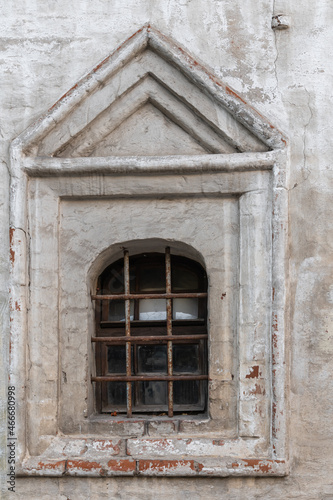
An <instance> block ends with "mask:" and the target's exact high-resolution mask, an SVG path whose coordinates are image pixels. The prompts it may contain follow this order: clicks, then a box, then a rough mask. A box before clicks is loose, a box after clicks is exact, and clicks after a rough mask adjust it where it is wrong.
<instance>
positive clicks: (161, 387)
mask: <svg viewBox="0 0 333 500" xmlns="http://www.w3.org/2000/svg"><path fill="white" fill-rule="evenodd" d="M139 388H140V395H141V397H142V404H143V405H153V406H155V405H166V404H167V402H168V387H167V382H152V381H150V382H149V381H147V382H140V384H139Z"/></svg>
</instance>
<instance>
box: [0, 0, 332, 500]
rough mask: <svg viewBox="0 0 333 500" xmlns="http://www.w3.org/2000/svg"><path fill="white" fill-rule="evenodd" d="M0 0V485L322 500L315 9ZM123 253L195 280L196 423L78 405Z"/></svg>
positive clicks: (322, 42)
mask: <svg viewBox="0 0 333 500" xmlns="http://www.w3.org/2000/svg"><path fill="white" fill-rule="evenodd" d="M3 11H4V16H3V21H2V22H3V29H2V33H3V35H2V36H3V38H2V44H3V53H4V58H3V61H2V66H3V68H4V74H5V76H6V78H5V82H4V85H3V89H4V91H3V93H2V97H1V101H2V109H3V117H5V119H4V118H3V119H2V123H1V133H2V137H3V142H2V146H1V148H2V149H1V158H2V167H1V168H2V171H1V178H2V180H3V182H2V185H1V189H2V205H1V220H2V224H1V226H2V228H3V236H2V239H1V255H2V260H1V276H2V279H1V284H2V285H1V287H2V288H1V294H2V295H1V297H2V305H1V312H2V315H1V319H2V328H3V335H2V337H1V338H2V340H1V342H2V343H1V349H2V351H1V352H2V359H3V363H2V370H3V377H2V379H3V380H4V381H5V384H3V387H2V388H1V390H2V393H1V396H2V398H3V399H2V401H3V403H2V406H1V411H2V417H1V425H2V427H1V432H2V433H1V450H2V455H1V460H2V469H3V471H4V474H3V476H2V477H3V483H2V488H3V491H4V494H5V495H8V498H10V497H11V496H13V497H15V495H16V497H17V498H31V499H35V498H45V499H46V498H52V499H53V498H72V499H76V498H91V499H93V498H138V499H141V498H142V499H143V498H144V499H148V498H154V499H155V498H169V497H170V495H172V496H174V497H175V498H187V497H194V498H204V497H206V498H212V499H213V498H220V497H221V496H223V495H224V496H226V497H227V498H235V499H238V498H239V499H241V498H323V499H326V498H327V499H329V498H333V480H332V473H331V472H330V469H331V467H332V462H333V452H332V450H331V448H332V440H331V438H332V430H331V422H332V417H333V414H332V405H331V401H330V399H331V398H330V395H331V393H332V390H331V387H332V383H331V377H332V374H333V366H332V361H331V351H332V342H331V335H332V313H331V304H332V285H331V281H330V273H331V268H332V258H331V256H330V254H331V252H330V249H331V246H332V238H331V234H332V225H331V217H330V213H331V207H330V195H331V193H332V182H331V178H332V175H331V169H330V164H329V158H330V156H331V155H330V153H331V151H330V149H331V147H332V146H331V144H330V141H328V140H326V137H327V132H326V130H327V131H328V130H329V123H330V117H331V113H330V110H329V103H330V100H329V97H330V95H331V88H330V87H331V79H332V71H331V70H330V68H329V61H328V58H327V56H326V52H327V50H326V47H329V45H330V37H331V36H332V35H331V34H330V31H329V27H330V20H331V18H332V15H333V13H332V8H331V7H330V6H329V4H328V2H327V1H322V2H318V3H317V4H316V5H312V4H310V2H309V3H308V5H304V6H302V12H298V11H297V9H296V5H294V6H293V5H289V4H285V3H284V2H278V1H276V2H274V4H273V3H272V2H266V1H262V2H259V3H258V2H250V3H247V4H243V3H242V2H238V3H237V2H236V3H235V2H225V3H222V2H219V1H210V2H208V3H207V2H205V3H203V2H196V1H191V0H189V1H184V2H168V3H163V2H157V3H156V2H141V3H140V2H139V3H134V2H129V3H127V4H126V5H125V6H124V5H123V4H120V3H118V2H115V3H113V4H112V5H109V4H106V3H104V2H100V3H95V4H94V5H93V6H92V5H86V4H85V3H84V2H74V3H72V4H71V5H70V7H68V6H66V5H65V3H62V2H60V3H59V2H58V3H57V4H56V5H55V4H53V3H52V2H46V3H43V5H42V6H41V5H38V4H37V3H29V4H26V3H25V2H19V3H18V4H16V5H15V7H14V6H10V5H9V6H7V5H6V6H3ZM310 25H311V27H309V26H310ZM305 26H307V28H305ZM82 75H85V76H82ZM68 89H70V90H68ZM61 95H62V97H61ZM47 109H48V111H46V110H47ZM124 247H125V248H126V249H127V251H128V252H129V254H130V255H135V254H139V253H143V252H163V251H164V249H165V247H167V248H170V250H171V253H172V254H173V255H179V256H184V257H187V258H191V259H193V260H194V261H196V262H198V263H200V265H202V266H203V268H204V269H205V271H206V273H207V277H208V296H207V301H208V350H207V356H208V378H209V384H208V401H207V406H206V409H205V412H204V413H198V414H197V415H191V416H189V415H184V414H181V412H179V414H178V415H174V416H172V417H170V416H169V417H168V416H166V415H160V416H158V417H157V416H152V415H149V414H147V415H145V416H144V415H137V416H135V415H133V416H131V417H126V416H124V415H122V416H121V415H116V414H112V415H110V414H107V413H105V414H98V413H96V401H95V390H96V389H95V387H96V386H95V384H96V382H95V381H93V382H92V380H94V379H96V380H98V373H97V372H96V366H95V354H94V352H95V349H96V347H95V344H94V342H95V341H93V342H91V339H94V338H95V326H94V314H95V313H94V309H95V303H94V300H92V297H94V294H96V293H97V288H96V287H97V285H96V283H97V278H98V276H99V275H100V273H101V272H102V271H103V269H105V268H106V266H108V265H110V264H111V263H112V262H114V261H116V260H117V259H119V257H120V256H121V254H122V252H123V248H124ZM8 292H9V299H8ZM126 297H129V295H127V296H126ZM126 297H125V299H126ZM126 300H127V301H128V307H129V302H130V301H129V299H128V298H127V299H126ZM166 300H167V301H168V300H169V301H171V299H166ZM170 304H171V302H170ZM126 307H127V306H126ZM170 308H171V305H170ZM170 310H171V309H170ZM128 311H129V309H128ZM129 314H130V313H129ZM170 318H171V316H170ZM126 321H127V320H126ZM170 322H171V319H170ZM126 324H127V323H126ZM126 328H127V327H126ZM170 331H171V330H170ZM171 339H172V336H171V337H170V340H169V343H170V345H171V344H172V340H171ZM169 343H168V345H169ZM129 345H131V344H129ZM97 370H98V369H97ZM168 373H169V374H170V373H172V372H168ZM129 375H130V373H129ZM170 380H171V379H170ZM168 383H169V382H168ZM8 386H9V387H10V388H12V387H15V390H13V391H10V395H12V393H15V398H16V406H15V410H16V411H15V416H16V421H15V437H17V440H15V446H14V445H12V444H11V443H12V442H13V441H10V434H8V425H7V424H8V415H11V414H12V411H8V414H7V415H6V409H7V407H8V401H11V397H9V396H8V395H9V392H8ZM169 398H170V395H169ZM127 404H128V403H127ZM11 408H12V407H11ZM318 409H319V411H318ZM169 411H170V399H169ZM113 413H115V412H113ZM185 413H186V412H185ZM171 414H172V412H171ZM12 437H13V436H12ZM8 445H9V446H8ZM11 446H12V448H13V449H15V460H16V461H15V473H16V480H15V483H16V484H15V493H13V492H12V491H9V490H8V487H9V486H10V484H9V483H8V482H7V481H8V477H7V476H6V475H7V474H8V473H9V472H10V464H9V463H8V458H9V457H10V456H11V455H10V453H11V449H12V448H11ZM6 450H7V452H6Z"/></svg>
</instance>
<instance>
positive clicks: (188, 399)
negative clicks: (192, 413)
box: [173, 380, 199, 405]
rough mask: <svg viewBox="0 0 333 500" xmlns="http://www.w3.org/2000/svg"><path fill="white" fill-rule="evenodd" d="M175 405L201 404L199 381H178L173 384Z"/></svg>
mask: <svg viewBox="0 0 333 500" xmlns="http://www.w3.org/2000/svg"><path fill="white" fill-rule="evenodd" d="M173 400H174V404H175V405H195V404H198V403H199V380H184V381H180V380H177V381H176V382H174V383H173Z"/></svg>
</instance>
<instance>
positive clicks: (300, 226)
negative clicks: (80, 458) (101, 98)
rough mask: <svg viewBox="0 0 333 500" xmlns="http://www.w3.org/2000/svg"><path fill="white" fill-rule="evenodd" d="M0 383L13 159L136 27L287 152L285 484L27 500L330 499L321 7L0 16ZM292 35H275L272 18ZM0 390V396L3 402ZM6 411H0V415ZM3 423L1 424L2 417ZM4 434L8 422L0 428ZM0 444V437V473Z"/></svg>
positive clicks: (187, 4) (112, 9)
mask: <svg viewBox="0 0 333 500" xmlns="http://www.w3.org/2000/svg"><path fill="white" fill-rule="evenodd" d="M1 3H2V5H1V10H2V18H1V40H0V41H1V56H0V64H1V72H2V74H3V79H2V85H1V86H2V91H1V93H0V101H1V118H0V120H1V122H0V135H1V145H0V155H1V159H0V162H1V163H0V168H1V174H0V175H1V183H0V190H1V194H0V217H1V228H2V230H3V232H2V234H1V240H0V245H1V246H0V248H1V260H0V273H1V279H0V296H1V304H0V319H1V322H2V323H1V326H2V328H3V335H1V337H0V338H1V340H0V345H1V356H2V359H3V360H4V364H3V367H2V368H1V369H2V370H3V372H2V373H0V380H4V381H6V380H7V369H6V360H7V358H8V356H7V348H8V345H7V344H8V342H7V340H6V332H7V330H8V319H7V318H8V301H7V293H8V290H7V285H6V283H7V282H8V267H9V266H8V254H9V251H8V190H9V188H8V186H9V177H8V169H7V165H8V146H9V144H10V142H11V141H12V140H13V139H14V138H15V137H16V136H17V135H18V134H19V133H20V132H22V131H23V130H24V129H25V128H26V127H27V126H28V125H30V124H31V123H32V122H33V121H34V120H35V119H36V118H38V117H39V116H40V115H41V114H42V113H44V112H45V110H46V109H48V108H49V107H50V106H51V105H52V104H53V103H54V102H55V101H56V100H57V99H58V98H59V97H60V96H61V95H62V94H63V93H64V92H66V91H67V90H68V88H70V87H71V86H72V85H73V84H74V83H75V82H76V81H77V80H78V79H79V78H80V77H81V76H82V75H83V74H84V73H86V72H87V71H88V70H90V69H91V68H92V67H93V66H94V65H95V64H96V62H97V61H99V60H101V59H102V58H103V57H105V56H106V55H107V54H109V53H110V52H111V51H112V50H113V49H114V48H115V47H116V46H118V45H119V44H120V43H121V42H122V41H123V40H124V39H126V38H127V37H128V36H130V35H131V34H132V33H133V32H134V31H136V30H137V29H138V28H139V27H141V26H142V25H143V24H144V23H146V22H150V23H151V24H153V25H154V26H155V27H156V28H157V29H160V30H161V31H162V32H164V33H166V34H167V35H169V36H171V37H173V38H174V39H175V40H177V41H178V42H179V44H181V45H182V46H183V47H184V48H185V49H186V50H188V51H189V52H190V53H191V54H192V55H193V56H194V57H195V58H197V59H198V60H199V61H202V62H204V64H205V65H207V66H208V67H210V68H211V69H212V70H213V72H215V73H216V74H217V75H218V76H219V77H220V78H221V79H222V80H223V81H224V82H225V83H226V84H228V85H230V86H231V87H232V88H234V89H235V90H236V91H237V92H239V93H240V94H241V95H242V96H243V97H244V98H245V99H246V101H247V102H249V103H251V104H252V105H253V106H254V107H256V108H257V109H258V110H259V111H260V112H262V113H263V114H264V115H265V116H267V117H268V118H269V119H270V120H271V122H272V123H274V124H275V125H276V126H277V127H278V128H280V129H281V130H282V131H283V132H285V134H286V135H287V137H288V138H289V144H290V173H289V175H290V178H289V188H290V191H289V193H290V197H289V203H290V205H289V211H290V212H289V222H290V289H289V304H290V312H291V315H290V328H289V335H288V338H289V349H290V357H289V361H290V388H289V391H290V392H289V402H290V403H289V404H290V411H289V454H290V464H291V472H290V475H289V476H288V477H286V478H262V479H260V478H257V479H255V478H238V479H237V478H229V479H224V478H220V479H217V478H215V479H208V478H201V479H191V478H188V479H182V478H177V479H173V478H168V479H167V478H128V479H126V478H114V479H89V478H86V479H81V478H60V479H49V478H44V479H41V478H31V479H28V478H24V479H18V480H17V489H16V490H17V493H16V494H12V493H9V495H8V497H9V498H11V497H13V498H22V499H23V498H25V499H31V500H33V499H37V498H38V499H55V498H59V499H66V498H71V499H73V500H74V499H81V498H87V499H95V498H112V499H113V498H114V499H129V498H131V499H132V498H133V499H142V500H143V499H145V500H149V499H155V498H161V499H164V498H170V497H173V498H177V499H178V498H182V499H183V498H184V499H187V498H191V499H193V500H194V499H195V500H196V499H202V498H207V499H208V498H210V499H217V498H221V497H225V498H230V499H242V498H247V499H252V498H253V499H254V498H263V499H279V498H308V499H326V500H328V499H331V498H333V474H332V468H333V446H332V442H333V428H332V420H333V406H332V401H333V383H332V374H333V357H332V350H333V347H332V346H333V342H332V337H333V328H332V302H333V288H332V286H333V285H332V283H333V280H332V257H331V255H332V246H333V243H332V242H333V238H332V222H331V221H332V208H331V207H332V202H331V197H332V187H333V186H332V169H331V158H332V141H331V134H330V128H331V124H330V119H331V116H332V111H331V109H330V106H331V97H332V90H331V89H332V70H331V68H330V67H329V60H328V56H327V54H328V52H329V50H330V47H331V46H332V42H333V40H332V38H333V33H332V29H331V26H332V22H333V5H332V4H331V3H330V2H329V0H318V1H317V2H311V1H310V0H308V1H305V2H303V3H302V5H301V6H300V5H299V4H297V3H296V2H294V3H290V2H289V3H285V2H282V1H279V0H276V1H275V5H273V1H268V0H259V1H254V0H251V1H248V2H243V1H241V0H232V1H230V0H226V1H223V2H222V1H220V0H208V1H206V2H202V1H200V0H187V1H186V0H181V1H180V0H170V1H167V2H165V1H153V0H151V1H150V2H148V1H142V0H141V1H134V0H129V1H127V2H125V3H124V2H120V1H115V2H104V1H102V0H100V1H96V2H87V1H85V0H74V1H72V2H70V3H68V2H67V1H64V0H59V1H57V2H52V1H43V2H37V1H29V2H27V1H23V0H17V1H16V2H15V3H13V2H4V1H3V2H1ZM280 12H283V13H285V14H287V15H288V16H289V20H290V28H289V29H288V30H285V31H280V32H275V33H274V32H273V31H272V29H271V27H270V23H271V17H272V15H274V14H278V13H280ZM5 389H6V388H5V387H3V386H2V388H1V391H2V392H1V395H2V396H4V395H5ZM4 409H5V405H4V403H2V405H1V406H0V411H1V413H2V414H3V412H4ZM1 417H2V415H1ZM1 421H2V422H4V420H3V419H2V420H1ZM5 438H6V434H5V433H1V441H0V443H1V444H0V449H1V453H2V455H1V460H2V465H3V467H2V468H3V469H5V468H6V464H5V457H4V454H3V453H4V450H5Z"/></svg>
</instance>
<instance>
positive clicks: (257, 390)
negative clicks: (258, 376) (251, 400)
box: [250, 384, 266, 396]
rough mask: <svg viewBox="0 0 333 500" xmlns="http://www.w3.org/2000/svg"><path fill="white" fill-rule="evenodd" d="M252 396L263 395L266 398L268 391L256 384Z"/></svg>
mask: <svg viewBox="0 0 333 500" xmlns="http://www.w3.org/2000/svg"><path fill="white" fill-rule="evenodd" d="M250 394H252V395H256V394H262V395H263V396H264V395H265V394H266V391H265V389H263V388H262V387H261V386H260V385H258V384H255V386H254V389H252V390H251V391H250Z"/></svg>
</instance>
